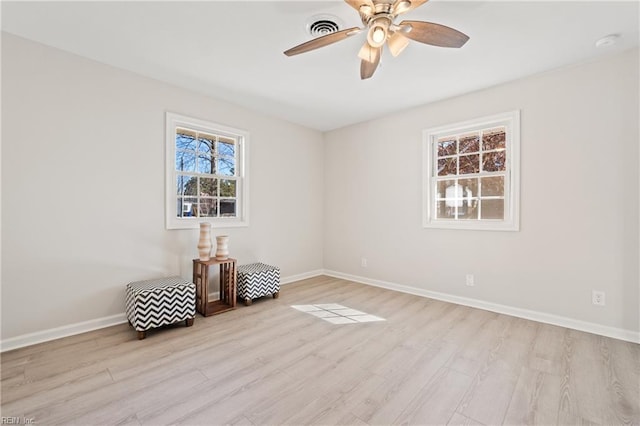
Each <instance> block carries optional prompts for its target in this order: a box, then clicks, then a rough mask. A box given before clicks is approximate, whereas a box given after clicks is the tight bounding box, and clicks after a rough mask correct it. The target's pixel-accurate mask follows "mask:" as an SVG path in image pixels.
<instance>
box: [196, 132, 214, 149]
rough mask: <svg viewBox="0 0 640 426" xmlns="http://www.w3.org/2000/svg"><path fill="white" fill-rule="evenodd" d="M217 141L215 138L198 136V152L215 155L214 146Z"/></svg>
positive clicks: (203, 134)
mask: <svg viewBox="0 0 640 426" xmlns="http://www.w3.org/2000/svg"><path fill="white" fill-rule="evenodd" d="M215 140H216V137H215V136H212V135H207V134H206V133H200V134H199V135H198V151H200V153H205V154H213V144H214V143H215Z"/></svg>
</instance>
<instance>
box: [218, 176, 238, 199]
mask: <svg viewBox="0 0 640 426" xmlns="http://www.w3.org/2000/svg"><path fill="white" fill-rule="evenodd" d="M220 196H221V197H234V198H235V196H236V181H235V180H230V179H221V180H220Z"/></svg>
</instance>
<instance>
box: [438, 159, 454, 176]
mask: <svg viewBox="0 0 640 426" xmlns="http://www.w3.org/2000/svg"><path fill="white" fill-rule="evenodd" d="M457 172H458V158H457V157H449V158H440V159H438V176H448V175H455V174H457Z"/></svg>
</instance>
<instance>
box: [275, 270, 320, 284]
mask: <svg viewBox="0 0 640 426" xmlns="http://www.w3.org/2000/svg"><path fill="white" fill-rule="evenodd" d="M320 275H324V269H316V270H315V271H309V272H304V273H302V274H297V275H289V276H288V277H282V278H280V285H285V284H291V283H294V282H296V281H302V280H306V279H308V278H313V277H317V276H320Z"/></svg>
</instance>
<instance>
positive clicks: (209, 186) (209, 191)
mask: <svg viewBox="0 0 640 426" xmlns="http://www.w3.org/2000/svg"><path fill="white" fill-rule="evenodd" d="M198 195H200V196H201V197H215V196H217V195H218V179H214V178H206V177H201V178H200V193H199V194H198Z"/></svg>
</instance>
